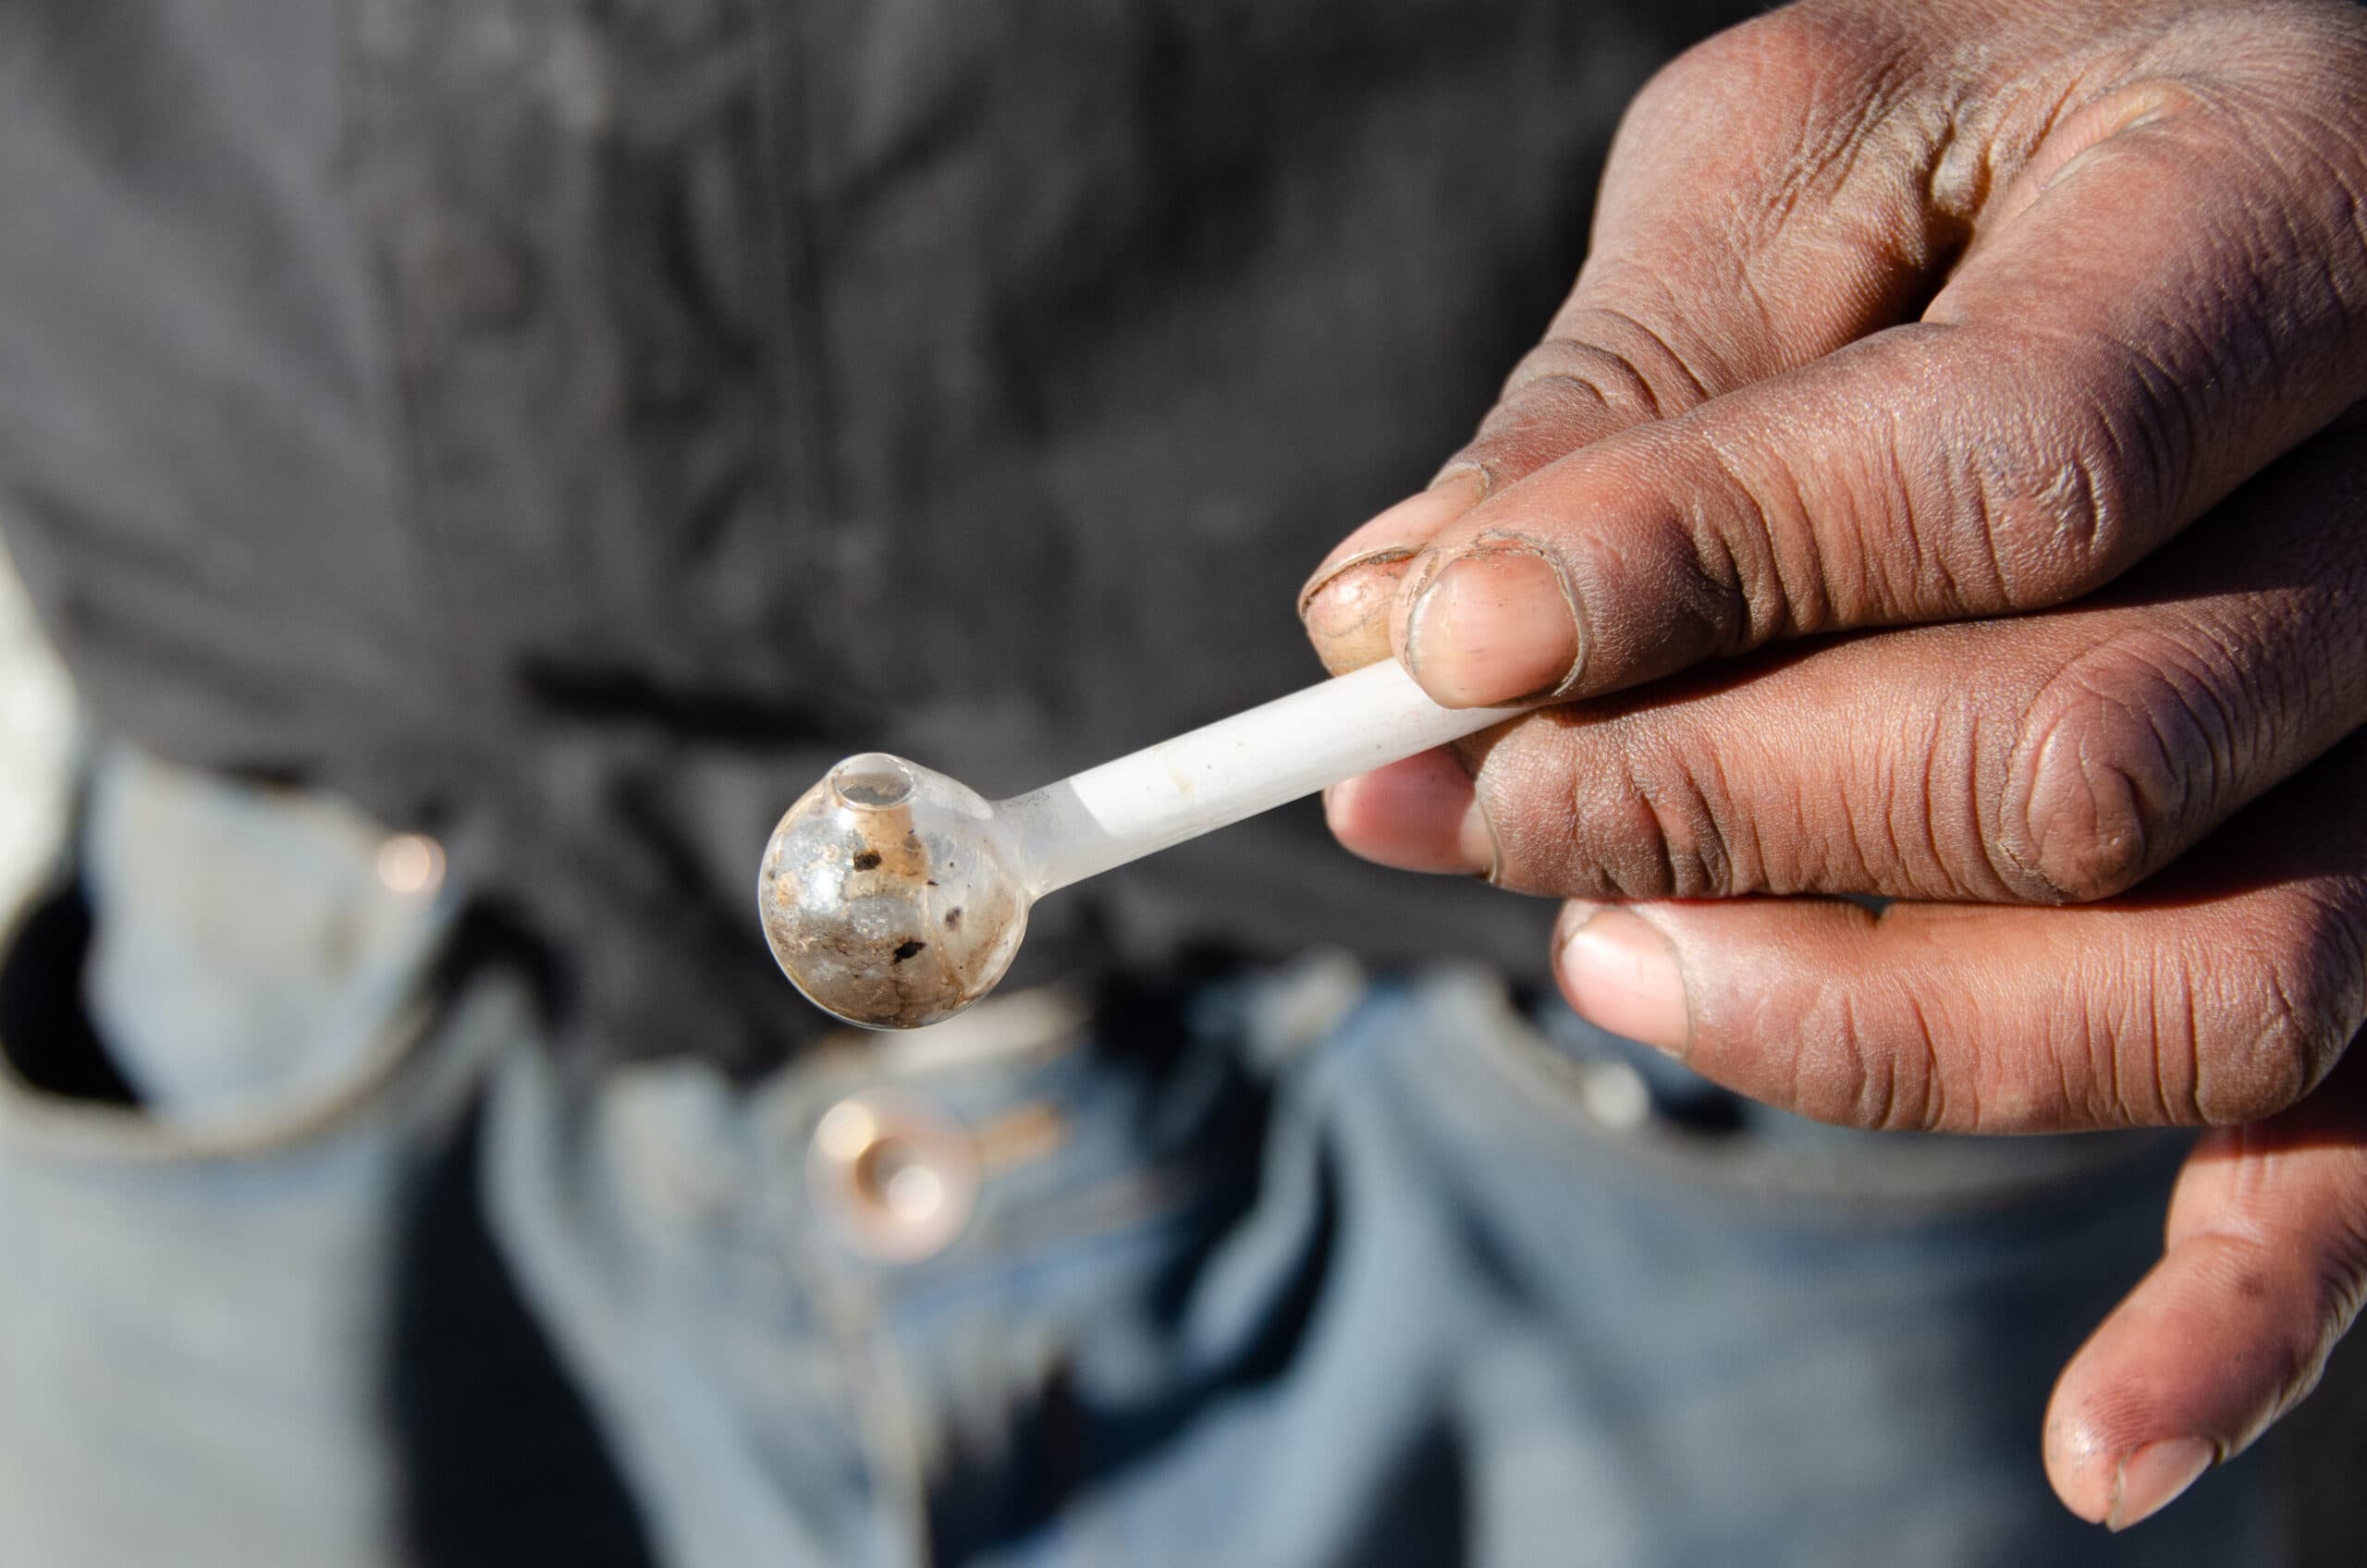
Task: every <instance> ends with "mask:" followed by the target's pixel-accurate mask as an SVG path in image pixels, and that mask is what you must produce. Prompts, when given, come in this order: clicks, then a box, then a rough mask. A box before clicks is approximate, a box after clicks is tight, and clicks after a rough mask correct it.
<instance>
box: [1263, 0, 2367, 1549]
mask: <svg viewBox="0 0 2367 1568" xmlns="http://www.w3.org/2000/svg"><path fill="white" fill-rule="evenodd" d="M2363 396H2367V15H2362V14H2361V12H2360V11H2359V10H2358V9H2357V8H2355V7H2352V6H2347V5H2334V4H2302V3H2296V4H2169V3H2166V0H2165V3H2159V4H2134V5H2132V4H2106V3H2103V0H2067V3H2058V4H2048V5H2033V4H2005V3H2002V0H1987V3H1980V0H1943V3H1938V4H1923V5H1915V6H1904V5H1892V4H1878V3H1873V0H1854V3H1852V0H1828V3H1817V0H1810V3H1809V4H1803V5H1799V6H1793V7H1791V8H1789V9H1786V10H1784V11H1781V12H1777V13H1775V14H1773V15H1771V16H1769V17H1766V18H1760V20H1758V21H1756V22H1754V23H1751V24H1749V25H1748V26H1746V27H1743V28H1740V29H1737V30H1735V31H1732V32H1729V33H1726V34H1723V35H1721V36H1720V37H1719V38H1716V39H1714V40H1712V41H1711V42H1710V43H1707V44H1704V45H1703V46H1701V47H1700V48H1699V49H1697V50H1696V51H1694V52H1692V53H1691V54H1689V55H1686V57H1684V58H1683V59H1681V60H1680V61H1678V62H1677V63H1676V64H1674V66H1672V67H1670V68H1669V69H1668V70H1666V71H1665V72H1663V73H1662V75H1661V76H1660V77H1659V78H1657V79H1656V80H1654V81H1653V83H1652V84H1651V85H1650V86H1649V87H1648V88H1647V89H1646V90H1645V92H1643V94H1642V95H1641V96H1640V97H1639V98H1638V100H1637V104H1635V106H1634V107H1633V108H1632V109H1631V111H1630V113H1629V116H1628V117H1627V119H1626V121H1625V124H1624V125H1623V127H1622V129H1621V132H1620V136H1619V140H1618V142H1617V145H1616V146H1615V147H1614V149H1613V157H1612V162H1611V166H1610V169H1609V171H1608V173H1607V174H1606V177H1605V180H1604V188H1603V192H1602V198H1601V203H1600V210H1599V214H1598V217H1597V223H1596V228H1595V233H1594V239H1593V246H1592V250H1591V252H1590V254H1589V256H1588V261H1587V263H1586V266H1585V269H1584V270H1583V272H1582V273H1581V275H1580V276H1579V279H1578V282H1577V286H1576V290H1575V291H1574V293H1573V294H1572V296H1571V298H1570V300H1569V301H1568V303H1567V304H1566V305H1565V306H1564V309H1563V310H1562V312H1560V314H1559V315H1558V316H1557V317H1556V319H1555V321H1554V323H1553V325H1552V327H1551V330H1550V331H1549V333H1548V335H1547V337H1546V340H1545V341H1544V342H1543V343H1542V344H1541V345H1540V346H1539V348H1538V349H1536V350H1535V351H1534V352H1533V353H1531V354H1530V355H1529V356H1528V357H1527V359H1526V360H1524V361H1523V362H1522V364H1521V366H1520V367H1519V368H1518V369H1517V370H1516V371H1515V374H1514V375H1513V377H1512V379H1511V381H1510V382H1509V383H1508V385H1507V386H1506V389H1505V392H1504V394H1503V397H1502V400H1501V401H1500V403H1499V404H1498V406H1497V408H1496V409H1495V410H1493V411H1492V412H1491V413H1490V415H1489V417H1488V419H1487V420H1486V422H1485V423H1483V425H1482V426H1481V429H1480V432H1479V434H1478V437H1477V438H1476V439H1475V440H1474V441H1473V442H1472V444H1471V445H1470V446H1469V447H1466V449H1465V450H1464V451H1463V452H1462V453H1460V454H1458V455H1457V456H1456V458H1455V459H1453V460H1452V461H1450V462H1449V463H1448V465H1447V466H1446V468H1445V469H1444V470H1443V471H1442V472H1441V477H1440V478H1439V479H1438V480H1437V481H1436V482H1434V484H1433V485H1432V486H1431V488H1430V489H1429V490H1428V491H1426V492H1425V493H1424V494H1423V495H1421V496H1416V497H1414V498H1413V499H1411V500H1409V501H1407V502H1404V503H1403V504H1401V505H1400V506H1399V507H1397V508H1392V510H1390V511H1389V512H1385V513H1383V514H1382V515H1381V516H1380V517H1379V518H1376V519H1375V520H1374V521H1372V522H1370V523H1367V525H1366V526H1365V527H1363V528H1362V529H1359V530H1358V531H1357V532H1356V533H1355V534H1353V535H1351V536H1350V537H1349V539H1348V540H1346V541H1345V542H1343V545H1341V546H1340V548H1339V549H1338V550H1336V551H1335V552H1334V553H1333V555H1332V557H1331V559H1330V560H1329V561H1327V562H1326V563H1325V565H1324V567H1323V568H1321V569H1319V570H1318V572H1317V574H1316V576H1315V577H1314V578H1313V579H1312V580H1310V583H1311V585H1310V591H1309V593H1308V594H1307V596H1306V601H1305V603H1304V610H1305V613H1306V619H1307V623H1308V629H1309V631H1310V633H1311V634H1312V635H1313V636H1314V638H1315V640H1316V643H1317V645H1318V648H1319V649H1320V650H1321V651H1322V653H1323V655H1324V656H1325V659H1326V662H1327V663H1328V664H1330V665H1331V668H1334V669H1335V670H1337V669H1344V668H1352V667H1353V666H1355V665H1357V664H1361V663H1364V662H1367V661H1369V660H1370V659H1372V658H1376V657H1380V656H1386V655H1390V654H1392V653H1394V654H1395V655H1397V656H1399V657H1401V658H1403V659H1404V661H1405V663H1406V665H1407V667H1408V668H1409V669H1411V670H1412V671H1413V672H1414V674H1415V676H1416V678H1417V680H1420V681H1421V682H1422V683H1423V684H1424V686H1425V687H1426V688H1428V689H1429V692H1431V694H1432V695H1433V696H1435V697H1437V698H1438V699H1439V700H1440V701H1441V702H1444V703H1448V704H1457V705H1462V704H1492V703H1500V702H1504V701H1508V700H1511V699H1515V698H1519V697H1527V696H1533V695H1538V694H1541V693H1551V694H1552V695H1554V696H1556V697H1558V698H1564V699H1585V700H1584V701H1572V702H1569V703H1567V704H1565V705H1557V706H1554V707H1551V708H1549V709H1546V710H1543V711H1541V712H1539V713H1537V714H1534V715H1531V716H1529V717H1526V718H1524V719H1522V720H1519V721H1517V722H1515V723H1514V724H1512V725H1509V726H1506V727H1502V728H1501V729H1497V730H1494V731H1491V732H1490V733H1489V734H1488V735H1486V736H1484V737H1482V738H1480V739H1479V740H1478V741H1473V742H1469V743H1466V745H1465V746H1464V747H1462V748H1460V749H1459V753H1457V754H1453V755H1450V754H1449V753H1432V754H1431V755H1429V756H1427V757H1423V758H1417V759H1415V760H1414V761H1412V762H1409V763H1405V764H1401V765H1398V766H1395V767H1392V768H1389V769H1384V770H1382V771H1381V772H1380V773H1378V774H1375V775H1371V776H1368V777H1367V778H1363V779H1358V780H1355V781H1352V782H1351V783H1349V784H1347V785H1343V786H1341V787H1340V788H1338V789H1337V790H1333V791H1332V793H1331V797H1330V811H1331V821H1332V826H1333V828H1334V830H1335V831H1336V832H1337V833H1338V835H1339V836H1340V838H1341V839H1342V840H1343V842H1345V843H1346V844H1347V845H1348V846H1349V847H1350V848H1351V849H1354V850H1356V851H1358V852H1360V853H1363V854H1365V855H1367V856H1368V857H1370V858H1372V859H1376V860H1379V861H1381V862H1383V863H1385V864H1394V865H1401V866H1405V867H1407V868H1410V869H1421V870H1436V871H1462V872H1469V873H1479V874H1485V875H1488V876H1490V877H1491V878H1492V879H1493V880H1495V881H1496V882H1498V883H1500V884H1502V885H1503V886H1506V887H1510V888H1519V889H1523V890H1527V891H1532V892H1543V893H1552V894H1557V895H1561V896H1564V897H1567V898H1571V899H1574V900H1582V901H1579V902H1574V903H1573V904H1572V906H1571V907H1570V909H1569V910H1568V911H1566V912H1565V913H1564V920H1563V924H1562V926H1561V932H1562V937H1561V940H1560V943H1559V949H1558V967H1559V971H1560V974H1561V975H1562V979H1563V985H1564V990H1565V991H1566V992H1567V993H1568V995H1569V997H1570V999H1571V1001H1572V1003H1573V1005H1575V1006H1576V1008H1577V1009H1578V1010H1579V1011H1581V1012H1583V1013H1586V1014H1588V1016H1590V1017H1592V1018H1593V1019H1594V1020H1595V1021H1596V1022H1598V1023H1602V1024H1604V1025H1606V1026H1608V1027H1611V1028H1613V1029H1616V1030H1618V1031H1620V1032H1621V1033H1624V1034H1627V1035H1634V1036H1636V1037H1637V1038H1640V1039H1644V1040H1647V1041H1650V1043H1652V1044H1654V1045H1657V1046H1660V1047H1663V1048H1665V1049H1668V1050H1671V1051H1674V1052H1675V1053H1677V1054H1679V1055H1681V1056H1682V1057H1683V1058H1684V1060H1686V1062H1687V1063H1688V1064H1690V1065H1691V1066H1693V1067H1695V1068H1696V1069H1698V1070H1699V1071H1700V1072H1704V1073H1706V1074H1708V1075H1709V1076H1710V1077H1711V1078H1714V1079H1717V1080H1719V1081H1720V1082H1723V1083H1724V1084H1729V1085H1730V1086H1733V1087H1735V1088H1736V1089H1738V1090H1741V1091H1743V1092H1745V1093H1748V1094H1750V1095H1753V1096H1757V1097H1759V1098H1760V1099H1764V1100H1767V1101H1770V1102H1772V1103H1774V1104H1778V1105H1783V1106H1786V1107H1789V1108H1791V1109H1797V1110H1800V1111H1803V1112H1805V1113H1807V1114H1809V1115H1812V1116H1818V1117H1821V1118H1823V1119H1825V1120H1828V1121H1840V1122H1845V1123H1851V1124H1856V1125H1860V1126H1868V1127H1919V1128H1944V1129H1951V1130H1958V1131H1975V1132H1984V1133H2010V1132H2034V1131H2042V1130H2061V1129H2073V1128H2096V1127H2112V1126H2127V1125H2136V1124H2144V1125H2154V1124H2198V1125H2207V1126H2210V1127H2213V1128H2214V1129H2217V1130H2216V1131H2214V1132H2213V1133H2210V1134H2209V1135H2207V1136H2206V1137H2205V1138H2204V1139H2203V1140H2202V1142H2201V1144H2200V1145H2198V1146H2197V1148H2196V1151H2195V1153H2194V1155H2193V1156H2192V1158H2191V1159H2190V1160H2189V1165H2188V1167H2187V1170H2186V1171H2185V1172H2184V1174H2183V1176H2182V1178H2181V1181H2180V1182H2179V1185H2178V1188H2177V1194H2176V1196H2175V1198H2174V1200H2173V1204H2172V1208H2171V1212H2170V1219H2169V1228H2168V1232H2167V1246H2166V1250H2165V1256H2164V1257H2163V1259H2162V1261H2161V1263H2160V1264H2159V1265H2158V1266H2157V1267H2156V1268H2155V1269H2154V1270H2153V1271H2152V1273H2151V1274H2150V1275H2149V1276H2148V1277H2147V1279H2146V1280H2144V1281H2143V1282H2142V1283H2141V1284H2140V1286H2139V1287H2138V1288H2137V1290H2136V1291H2135V1292H2133V1293H2132V1294H2131V1295H2130V1296H2129V1298H2128V1300H2127V1301H2126V1302H2124V1303H2123V1304H2122V1305H2121V1306H2120V1307H2119V1308H2118V1309H2117V1310H2116V1312H2115V1314H2114V1315H2113V1316H2112V1317H2110V1318H2109V1319H2108V1320H2107V1321H2106V1323H2105V1324H2104V1325H2103V1327H2102V1328H2101V1329H2099V1330H2098V1331H2097V1332H2096V1334H2095V1335H2094V1337H2093V1338H2091V1340H2090V1341H2089V1342H2088V1344H2087V1345H2086V1346H2085V1347H2084V1348H2083V1349H2082V1350H2081V1352H2080V1353H2079V1356H2078V1357H2077V1358H2075V1360H2074V1361H2073V1363H2072V1365H2071V1366H2070V1367H2069V1368H2068V1369H2067V1371H2066V1372H2065V1374H2064V1376H2063V1378H2062V1380H2061V1382H2060V1383H2059V1384H2058V1386H2057V1389H2056V1390H2055V1395H2054V1403H2053V1406H2052V1409H2051V1410H2050V1413H2049V1416H2048V1421H2047V1427H2046V1438H2045V1453H2046V1461H2047V1465H2048V1471H2049V1474H2050V1476H2051V1477H2052V1479H2053V1481H2054V1486H2055V1488H2056V1490H2057V1492H2058V1493H2059V1494H2060V1495H2061V1496H2062V1498H2063V1500H2064V1501H2065V1502H2066V1503H2067V1505H2068V1506H2070V1507H2071V1509H2072V1510H2073V1511H2074V1512H2076V1513H2079V1514H2080V1515H2082V1516H2083V1517H2086V1518H2089V1519H2091V1520H2096V1521H2100V1522H2106V1523H2110V1524H2112V1525H2116V1526H2120V1525H2128V1524H2131V1523H2134V1522H2135V1521H2136V1520H2138V1519H2140V1518H2142V1517H2144V1516H2145V1515H2147V1514H2148V1513H2152V1512H2153V1511H2154V1510H2155V1509H2157V1508H2159V1507H2160V1506H2162V1505H2163V1504H2164V1503H2165V1502H2167V1501H2169V1500H2170V1499H2171V1498H2173V1497H2175V1496H2176V1495H2177V1493H2178V1492H2179V1491H2180V1490H2182V1489H2183V1488H2184V1487H2185V1486H2186V1485H2187V1484H2189V1483H2190V1482H2191V1480H2192V1479H2193V1478H2194V1476H2196V1475H2197V1474H2199V1473H2200V1471H2201V1469H2202V1468H2203V1467H2204V1466H2205V1465H2206V1464H2209V1463H2211V1462H2213V1461H2214V1460H2216V1459H2224V1458H2226V1456H2228V1455H2230V1454H2233V1453H2234V1452H2238V1451H2239V1450H2240V1449H2242V1448H2243V1447H2244V1446H2246V1445H2247V1444H2248V1443H2250V1441H2251V1440H2252V1439H2253V1438H2254V1437H2256V1436H2257V1435H2258V1433H2259V1432H2260V1431H2261V1430H2263V1428H2264V1427H2266V1426H2267V1425H2268V1424H2269V1423H2270V1422H2271V1421H2273V1420H2274V1419H2275V1417H2276V1416H2277V1415H2279V1414H2281V1413H2282V1412H2283V1411H2284V1410H2285V1409H2287V1408H2289V1406H2290V1405H2291V1404H2292V1403H2294V1402H2295V1401H2296V1400H2298V1399H2299V1398H2300V1396H2301V1395H2302V1394H2303V1393H2304V1392H2306V1391H2307V1390H2308V1388H2309V1387H2310V1386H2311V1384H2312V1382H2313V1381H2314V1379H2315V1378H2316V1375H2317V1372H2318V1370H2319V1368H2320V1367H2321V1366H2322V1365H2323V1363H2324V1357H2325V1354H2326V1353H2327V1352H2328V1350H2329V1349H2330V1348H2331V1346H2332V1344H2333V1343H2334V1341H2335V1340H2336V1339H2337V1338H2338V1337H2339V1336H2340V1334H2341V1333H2342V1332H2343V1330H2344V1329H2346V1328H2347V1327H2348V1325H2349V1321H2350V1320H2351V1318H2352V1317H2353V1316H2354V1315H2355V1313H2356V1312H2357V1310H2358V1307H2359V1305H2360V1303H2361V1296H2362V1294H2367V1066H2362V1065H2361V1063H2360V1062H2359V1061H2358V1060H2353V1061H2352V1062H2351V1063H2349V1065H2347V1066H2344V1067H2342V1068H2341V1069H2340V1070H2339V1071H2337V1063H2338V1062H2340V1060H2341V1059H2342V1057H2343V1053H2344V1051H2345V1049H2346V1047H2348V1046H2349V1043H2350V1042H2351V1040H2352V1038H2353V1036H2354V1035H2356V1034H2357V1033H2358V1032H2359V1030H2360V1028H2361V1023H2362V1020H2367V731H2362V730H2361V726H2362V725H2363V724H2367V432H2363V431H2361V429H2360V428H2359V427H2360V426H2361V423H2362V422H2361V421H2360V420H2359V419H2358V418H2357V416H2356V414H2355V412H2353V413H2350V414H2349V415H2347V414H2346V410H2354V409H2355V406H2356V405H2357V404H2358V403H2359V401H2360V399H2361V398H2362V397H2363ZM1835 633H1848V635H1846V636H1828V635H1821V634H1835ZM1809 637H1818V638H1819V640H1818V641H1816V642H1814V643H1803V642H1801V641H1799V640H1800V639H1803V638H1809ZM1712 656H1717V657H1719V658H1720V662H1718V663H1715V664H1710V665H1704V664H1702V663H1701V662H1700V661H1703V660H1705V659H1709V658H1711V657H1712ZM1647 681H1658V682H1660V684H1657V685H1655V686H1653V687H1651V688H1650V690H1649V691H1644V692H1631V690H1630V689H1631V688H1636V687H1637V686H1638V685H1640V684H1641V683H1643V682H1647ZM1865 893H1870V894H1879V895H1884V896H1887V897H1891V898H1896V899H1902V900H1928V901H1909V902H1906V903H1900V904H1896V905H1894V906H1892V907H1890V908H1889V909H1887V910H1886V911H1884V912H1883V913H1881V914H1873V913H1868V912H1866V911H1865V910H1863V909H1861V908H1859V907H1858V906H1856V905H1852V904H1848V903H1843V902H1838V901H1827V900H1817V901H1776V900H1764V899H1761V900H1748V899H1739V898H1737V896H1739V895H1749V894H1824V895H1834V894H1865ZM1728 898H1736V900H1737V901H1732V902H1699V901H1693V902H1682V901H1675V900H1710V899H1728ZM2330 1074H2331V1077H2330V1076H2329V1075H2330ZM2198 1345H2207V1346H2210V1347H2212V1349H2211V1351H2210V1352H2209V1353H2208V1354H2196V1352H2195V1347H2196V1346H2198Z"/></svg>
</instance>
